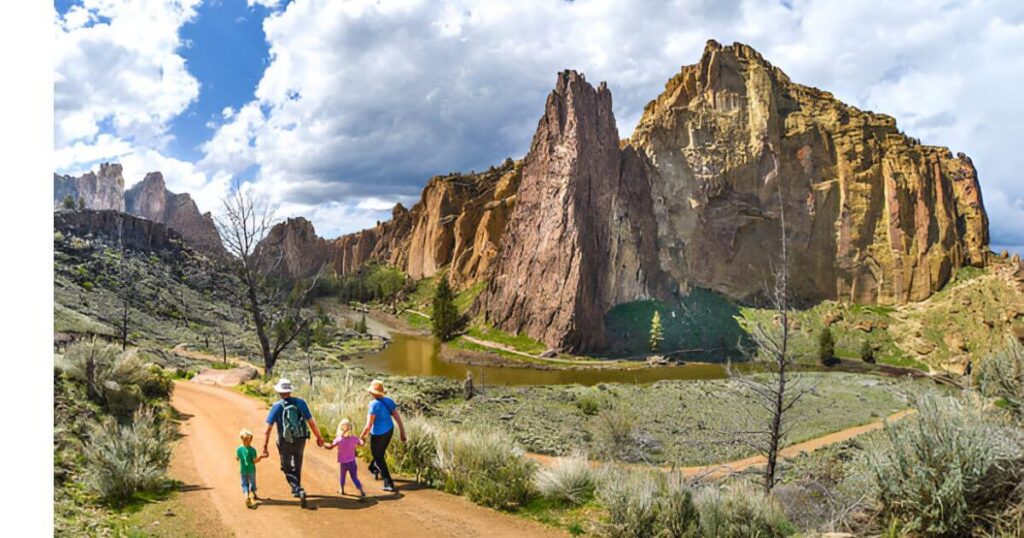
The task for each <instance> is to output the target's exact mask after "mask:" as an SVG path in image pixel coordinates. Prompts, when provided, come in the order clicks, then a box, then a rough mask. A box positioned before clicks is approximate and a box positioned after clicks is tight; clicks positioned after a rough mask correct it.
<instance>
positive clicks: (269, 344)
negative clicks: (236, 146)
mask: <svg viewBox="0 0 1024 538" xmlns="http://www.w3.org/2000/svg"><path fill="white" fill-rule="evenodd" d="M222 202H223V206H224V207H223V214H222V215H219V216H218V217H217V218H216V219H215V222H216V224H217V231H218V232H219V233H220V236H221V241H223V243H224V247H225V248H226V249H227V250H228V252H229V253H230V254H231V255H233V256H234V258H235V259H234V264H235V267H236V270H237V273H238V277H239V280H240V281H241V288H242V289H241V290H240V292H241V293H240V295H241V296H242V297H243V302H244V303H245V307H246V310H247V311H248V312H249V316H250V318H251V319H252V322H253V326H254V328H255V330H256V337H257V339H258V340H259V345H260V351H261V353H262V355H263V368H264V375H265V376H266V377H267V378H270V377H271V376H272V375H273V371H274V365H275V364H277V360H278V357H279V356H280V355H281V352H282V351H284V350H285V349H286V348H287V347H288V345H289V344H291V343H292V341H294V340H295V338H296V337H297V336H299V334H300V333H301V332H302V331H303V330H304V329H305V327H306V326H307V325H308V324H309V322H310V320H311V317H310V316H307V315H305V314H304V312H303V309H302V305H303V303H304V302H305V299H306V297H307V295H308V294H309V292H310V291H311V290H312V289H313V288H314V287H315V285H316V281H317V280H318V279H319V277H320V274H321V273H322V272H323V267H321V268H320V271H318V272H317V273H316V275H315V276H314V277H313V278H312V279H311V281H310V282H309V283H308V285H305V286H300V284H298V283H296V286H297V287H291V286H289V284H291V283H290V282H287V281H286V280H285V279H281V278H275V276H274V272H275V270H276V269H277V267H278V266H279V265H280V263H281V260H282V258H283V255H284V252H283V251H282V250H281V249H280V248H276V246H274V245H261V244H260V242H261V241H263V239H264V238H265V237H266V236H267V234H268V233H269V232H270V229H271V228H272V227H273V225H274V220H273V215H272V212H271V210H270V207H269V205H268V204H267V203H266V202H265V201H263V200H261V199H259V198H257V197H256V196H254V195H253V194H252V193H251V192H250V191H244V190H243V189H241V188H237V189H235V191H234V193H233V194H232V195H230V196H229V197H227V198H225V199H223V200H222Z"/></svg>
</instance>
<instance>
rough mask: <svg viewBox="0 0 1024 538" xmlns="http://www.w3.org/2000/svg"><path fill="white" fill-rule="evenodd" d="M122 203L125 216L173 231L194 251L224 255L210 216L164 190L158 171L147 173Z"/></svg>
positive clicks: (182, 196) (188, 199) (188, 200)
mask: <svg viewBox="0 0 1024 538" xmlns="http://www.w3.org/2000/svg"><path fill="white" fill-rule="evenodd" d="M124 202H125V210H126V211H127V212H128V213H131V214H132V215H137V216H140V217H143V218H147V219H149V220H152V221H156V222H160V223H163V224H166V225H167V226H170V227H171V228H174V229H175V230H177V231H178V233H180V234H181V235H182V236H183V237H184V238H185V239H186V240H187V241H189V242H191V243H192V244H193V245H194V246H195V247H196V249H198V250H201V251H204V252H206V253H208V254H214V255H220V256H223V255H225V254H226V252H225V250H224V246H223V245H222V244H221V242H220V235H219V234H218V233H217V227H216V225H215V224H214V222H213V217H212V216H211V215H210V213H200V212H199V208H198V207H197V206H196V203H195V202H194V201H193V200H192V197H191V196H190V195H188V194H187V193H184V194H174V193H173V192H171V191H169V190H167V187H166V185H165V184H164V176H163V174H161V173H160V172H150V173H148V174H146V177H145V178H144V179H143V180H142V181H140V182H139V183H136V184H135V185H133V186H132V188H130V189H128V191H127V192H125V193H124Z"/></svg>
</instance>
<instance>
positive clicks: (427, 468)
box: [388, 416, 440, 484]
mask: <svg viewBox="0 0 1024 538" xmlns="http://www.w3.org/2000/svg"><path fill="white" fill-rule="evenodd" d="M404 424H405V436H406V439H407V441H406V442H405V443H394V444H392V445H391V448H390V450H388V467H389V468H390V469H392V470H393V471H396V472H399V473H402V474H408V475H413V476H415V477H416V481H417V482H424V483H427V484H432V483H434V482H435V481H436V480H437V478H438V477H439V475H440V471H439V470H438V468H437V433H436V430H435V429H434V427H433V426H432V425H430V424H429V423H428V422H427V421H426V420H424V419H423V418H422V417H416V416H413V417H407V418H406V419H405V423H404Z"/></svg>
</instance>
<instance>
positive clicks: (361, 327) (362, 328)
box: [355, 314, 366, 334]
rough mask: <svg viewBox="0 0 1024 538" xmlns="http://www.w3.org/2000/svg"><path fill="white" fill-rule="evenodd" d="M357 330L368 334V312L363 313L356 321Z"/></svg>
mask: <svg viewBox="0 0 1024 538" xmlns="http://www.w3.org/2000/svg"><path fill="white" fill-rule="evenodd" d="M355 331H356V332H357V333H359V334H366V314H363V315H362V317H360V318H359V321H357V322H356V326H355Z"/></svg>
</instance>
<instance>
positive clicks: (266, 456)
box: [260, 445, 270, 458]
mask: <svg viewBox="0 0 1024 538" xmlns="http://www.w3.org/2000/svg"><path fill="white" fill-rule="evenodd" d="M260 457H261V458H269V457H270V451H269V450H267V447H266V445H264V446H263V455H262V456H260Z"/></svg>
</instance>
